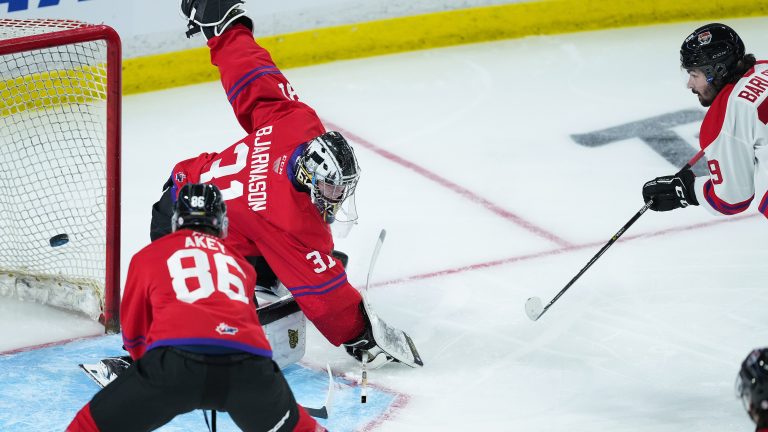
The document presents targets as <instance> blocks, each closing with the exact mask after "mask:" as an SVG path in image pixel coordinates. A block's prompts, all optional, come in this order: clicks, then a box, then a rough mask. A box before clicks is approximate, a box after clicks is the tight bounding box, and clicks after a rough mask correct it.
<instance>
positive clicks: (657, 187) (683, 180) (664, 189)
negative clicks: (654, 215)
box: [643, 169, 699, 211]
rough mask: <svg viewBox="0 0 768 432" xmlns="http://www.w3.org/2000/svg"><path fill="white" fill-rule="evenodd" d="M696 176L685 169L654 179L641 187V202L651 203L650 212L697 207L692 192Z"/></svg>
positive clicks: (697, 203) (694, 195)
mask: <svg viewBox="0 0 768 432" xmlns="http://www.w3.org/2000/svg"><path fill="white" fill-rule="evenodd" d="M695 180H696V176H695V175H694V174H693V171H691V170H690V169H685V170H683V171H680V172H679V173H677V174H675V175H671V176H664V177H656V178H655V179H653V180H651V181H649V182H646V183H645V184H644V185H643V200H644V201H645V202H648V201H649V200H653V202H652V203H651V207H650V209H651V210H654V211H669V210H674V209H678V208H682V207H688V206H689V205H699V202H698V201H697V200H696V194H695V193H694V191H693V183H694V181H695Z"/></svg>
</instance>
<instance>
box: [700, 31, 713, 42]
mask: <svg viewBox="0 0 768 432" xmlns="http://www.w3.org/2000/svg"><path fill="white" fill-rule="evenodd" d="M710 42H712V33H710V32H709V31H705V32H701V33H699V43H700V44H702V45H706V44H708V43H710Z"/></svg>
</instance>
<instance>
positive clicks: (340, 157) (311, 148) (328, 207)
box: [295, 132, 360, 223]
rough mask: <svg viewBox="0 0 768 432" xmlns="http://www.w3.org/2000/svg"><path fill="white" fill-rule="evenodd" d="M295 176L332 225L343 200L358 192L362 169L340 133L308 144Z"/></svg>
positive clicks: (328, 134)
mask: <svg viewBox="0 0 768 432" xmlns="http://www.w3.org/2000/svg"><path fill="white" fill-rule="evenodd" d="M295 173H296V174H295V175H296V181H297V182H298V183H300V184H302V185H304V186H306V187H307V188H309V190H310V193H311V195H312V202H313V203H314V204H315V206H316V207H317V209H318V210H319V211H320V213H321V214H322V216H323V218H324V219H325V221H326V222H328V223H332V222H333V221H334V220H335V219H336V213H337V212H338V211H339V209H340V208H341V204H342V203H343V202H344V200H346V199H347V198H349V197H350V196H352V195H353V194H354V193H355V187H356V186H357V181H358V180H359V179H360V166H359V165H358V164H357V158H356V157H355V152H354V150H352V146H350V145H349V143H348V142H347V140H346V139H344V137H343V136H342V135H341V134H340V133H339V132H326V133H324V134H322V135H320V136H319V137H317V138H315V139H313V140H312V141H309V142H308V143H306V146H305V147H304V149H303V151H302V152H301V155H299V157H298V158H297V159H296V169H295ZM355 217H356V213H355Z"/></svg>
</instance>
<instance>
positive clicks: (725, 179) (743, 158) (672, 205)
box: [643, 23, 768, 217]
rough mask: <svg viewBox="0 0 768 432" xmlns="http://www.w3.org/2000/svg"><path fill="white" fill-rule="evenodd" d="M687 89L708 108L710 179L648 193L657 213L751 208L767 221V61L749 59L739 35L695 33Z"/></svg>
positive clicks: (678, 181)
mask: <svg viewBox="0 0 768 432" xmlns="http://www.w3.org/2000/svg"><path fill="white" fill-rule="evenodd" d="M680 61H681V65H682V67H683V68H684V69H685V70H686V71H687V72H688V88H689V89H690V90H691V91H692V92H693V93H694V94H696V95H697V96H698V98H699V102H700V103H701V105H702V106H704V107H709V109H708V111H707V114H706V116H705V117H704V121H703V122H702V124H701V132H700V135H699V144H700V145H701V149H702V150H704V156H705V157H706V159H707V165H708V167H709V173H710V174H709V175H708V176H702V177H695V176H694V174H693V172H692V171H691V170H690V169H687V170H683V171H681V172H679V173H677V174H675V175H671V176H664V177H657V178H656V179H654V180H651V181H649V182H647V183H645V185H643V199H644V200H645V201H646V202H647V201H648V200H650V199H652V200H653V203H652V204H651V207H650V208H651V209H652V210H656V211H668V210H674V209H677V208H682V207H687V206H689V205H700V206H702V207H704V208H706V209H707V210H709V211H711V212H712V213H715V214H724V215H734V214H737V213H741V212H743V211H744V210H746V209H747V208H748V207H749V205H750V203H752V201H753V200H755V199H757V200H758V202H759V205H758V210H759V211H760V212H761V213H762V214H763V215H765V216H766V217H768V126H766V124H768V61H762V60H761V61H756V60H755V56H754V55H752V54H745V49H744V42H742V40H741V38H740V37H739V35H738V34H736V32H735V31H734V30H733V29H732V28H730V27H728V26H726V25H724V24H718V23H712V24H707V25H705V26H703V27H700V28H698V29H696V30H695V31H694V32H693V33H691V34H690V35H689V36H688V37H687V38H686V39H685V41H684V42H683V45H682V47H681V48H680Z"/></svg>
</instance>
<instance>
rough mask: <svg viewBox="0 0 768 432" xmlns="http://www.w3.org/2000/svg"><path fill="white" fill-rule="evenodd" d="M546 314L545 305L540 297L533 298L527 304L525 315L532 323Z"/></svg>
mask: <svg viewBox="0 0 768 432" xmlns="http://www.w3.org/2000/svg"><path fill="white" fill-rule="evenodd" d="M542 312H544V305H543V304H542V303H541V299H540V298H538V297H531V298H529V299H528V300H527V301H526V302H525V314H526V315H528V318H530V319H531V321H536V320H538V319H539V317H540V316H541V314H542Z"/></svg>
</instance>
